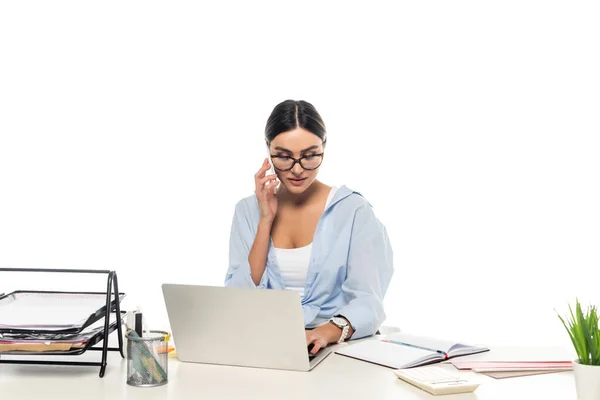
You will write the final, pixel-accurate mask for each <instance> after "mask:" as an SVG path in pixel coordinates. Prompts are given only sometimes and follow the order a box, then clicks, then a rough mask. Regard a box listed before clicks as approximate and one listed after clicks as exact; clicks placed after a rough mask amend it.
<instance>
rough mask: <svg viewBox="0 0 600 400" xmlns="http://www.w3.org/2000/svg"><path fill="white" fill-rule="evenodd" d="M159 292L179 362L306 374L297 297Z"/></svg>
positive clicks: (172, 288)
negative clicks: (284, 370) (270, 369)
mask: <svg viewBox="0 0 600 400" xmlns="http://www.w3.org/2000/svg"><path fill="white" fill-rule="evenodd" d="M162 289H163V294H164V298H165V304H166V307H167V312H168V315H169V322H170V325H171V330H172V333H173V340H174V342H175V345H176V347H177V356H178V357H179V359H180V360H181V361H187V362H199V363H209V364H224V365H240V366H250V367H264V368H277V369H292V370H305V371H307V370H309V369H310V366H309V361H308V351H307V348H306V335H305V330H304V319H303V314H302V307H301V303H300V296H298V293H296V292H293V291H287V290H263V289H252V288H248V289H243V288H232V287H216V286H198V285H180V284H164V285H163V286H162Z"/></svg>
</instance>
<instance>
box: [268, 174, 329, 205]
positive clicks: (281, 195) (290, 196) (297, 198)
mask: <svg viewBox="0 0 600 400" xmlns="http://www.w3.org/2000/svg"><path fill="white" fill-rule="evenodd" d="M326 188H327V185H325V184H324V183H322V182H320V181H318V180H315V181H314V182H313V183H312V184H311V185H310V186H309V187H308V188H307V189H306V190H305V191H304V192H302V193H299V194H295V193H290V192H288V191H287V190H286V189H285V187H282V188H281V189H283V190H278V192H277V197H278V199H279V201H280V202H283V203H288V204H289V205H292V206H294V207H302V206H304V205H307V204H310V203H311V202H312V201H313V200H316V199H318V198H320V196H321V193H322V192H323V190H324V189H326Z"/></svg>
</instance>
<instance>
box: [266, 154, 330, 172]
mask: <svg viewBox="0 0 600 400" xmlns="http://www.w3.org/2000/svg"><path fill="white" fill-rule="evenodd" d="M324 154H325V152H321V153H319V154H310V155H305V156H302V157H300V158H294V157H290V156H282V155H276V156H274V155H272V154H271V160H274V159H276V158H289V159H291V160H294V162H293V163H292V166H291V167H289V168H287V169H280V168H277V167H276V166H275V162H273V168H275V169H276V170H277V171H280V172H287V171H291V170H292V169H294V167H295V166H296V164H300V167H301V168H302V169H303V170H305V171H314V170H315V169H317V168H319V167H320V166H321V164H323V155H324ZM315 156H316V157H321V162H319V165H317V166H316V167H314V168H305V167H304V165H302V160H303V159H305V158H308V157H315Z"/></svg>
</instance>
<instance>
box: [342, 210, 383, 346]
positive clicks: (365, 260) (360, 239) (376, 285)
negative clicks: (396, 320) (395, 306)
mask: <svg viewBox="0 0 600 400" xmlns="http://www.w3.org/2000/svg"><path fill="white" fill-rule="evenodd" d="M393 272H394V268H393V253H392V248H391V245H390V242H389V238H388V235H387V231H386V229H385V227H384V226H383V224H382V223H381V222H380V221H379V220H378V219H377V218H376V216H375V214H374V213H373V210H372V208H371V206H370V205H368V204H365V205H363V206H361V207H360V208H359V209H357V211H356V214H355V217H354V222H353V226H352V233H351V239H350V249H349V251H348V270H347V275H346V279H345V281H344V282H343V283H342V292H343V294H344V296H345V298H346V301H347V304H346V305H345V306H344V307H342V308H340V309H339V310H338V312H337V314H338V315H341V316H343V317H345V318H346V319H347V320H348V321H349V322H350V324H351V325H352V327H353V328H354V334H353V335H352V339H359V338H362V337H365V336H370V335H373V334H375V333H376V332H377V329H379V327H380V326H381V324H382V323H383V321H384V320H385V312H384V310H383V297H384V295H385V292H386V291H387V288H388V286H389V283H390V280H391V279H392V275H393Z"/></svg>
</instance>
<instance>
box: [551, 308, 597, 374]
mask: <svg viewBox="0 0 600 400" xmlns="http://www.w3.org/2000/svg"><path fill="white" fill-rule="evenodd" d="M569 313H570V315H567V316H566V321H565V319H563V317H561V316H560V315H559V316H558V318H560V320H561V321H562V323H563V325H564V327H565V329H566V330H567V332H568V333H569V336H570V337H571V341H572V342H573V346H574V347H575V351H576V352H577V356H578V357H579V362H580V363H581V364H585V365H600V328H599V327H598V311H597V309H596V306H589V307H588V309H587V310H586V313H585V314H584V312H583V311H582V309H581V304H579V300H577V299H576V300H575V314H573V309H572V308H571V305H569Z"/></svg>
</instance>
